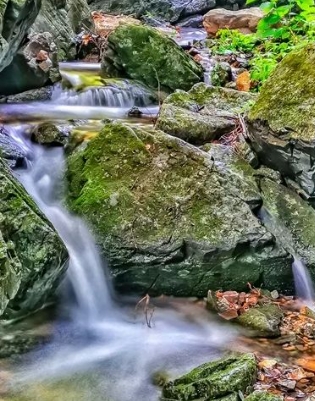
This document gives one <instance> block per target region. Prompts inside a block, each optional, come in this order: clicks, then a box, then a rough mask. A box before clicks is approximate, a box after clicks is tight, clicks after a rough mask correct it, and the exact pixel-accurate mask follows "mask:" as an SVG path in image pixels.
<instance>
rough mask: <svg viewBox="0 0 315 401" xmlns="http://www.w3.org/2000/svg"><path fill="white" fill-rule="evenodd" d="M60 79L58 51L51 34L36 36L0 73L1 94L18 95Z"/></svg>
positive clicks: (32, 37) (30, 39)
mask: <svg viewBox="0 0 315 401" xmlns="http://www.w3.org/2000/svg"><path fill="white" fill-rule="evenodd" d="M60 79H61V76H60V74H59V67H58V58H57V49H56V45H55V43H54V42H53V40H52V36H51V34H50V33H48V32H46V33H42V34H35V35H32V36H31V37H30V38H29V41H28V43H27V44H26V45H25V46H24V47H23V48H21V49H20V50H19V51H18V53H17V55H16V56H15V57H14V59H13V61H12V63H11V64H10V65H9V66H8V67H7V68H5V69H4V70H3V71H2V72H1V73H0V93H1V94H4V95H11V94H16V93H20V92H24V91H27V90H29V89H36V88H40V87H42V86H45V85H51V84H53V83H55V82H57V81H59V80H60Z"/></svg>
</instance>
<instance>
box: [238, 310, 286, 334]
mask: <svg viewBox="0 0 315 401" xmlns="http://www.w3.org/2000/svg"><path fill="white" fill-rule="evenodd" d="M282 317H283V313H282V311H281V309H280V308H279V307H278V306H277V305H274V304H267V305H259V306H257V307H254V308H250V309H249V310H248V311H246V312H245V313H243V314H241V315H240V316H239V317H238V318H236V319H235V321H236V322H237V323H238V324H240V325H241V326H244V327H246V328H247V329H248V330H249V332H250V333H251V334H252V335H253V336H255V337H278V336H280V323H281V319H282Z"/></svg>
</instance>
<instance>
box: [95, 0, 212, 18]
mask: <svg viewBox="0 0 315 401" xmlns="http://www.w3.org/2000/svg"><path fill="white" fill-rule="evenodd" d="M89 4H90V6H91V8H92V9H93V10H103V11H105V12H107V13H114V14H133V15H135V16H136V17H141V16H143V15H146V14H148V15H150V16H153V17H158V18H162V19H163V20H166V21H169V22H173V23H175V22H177V21H178V20H180V19H183V18H186V17H189V16H192V15H197V14H199V15H201V14H204V13H206V12H207V11H209V10H211V9H212V8H214V7H215V6H216V0H155V1H154V0H146V1H143V0H134V1H130V0H112V1H106V0H92V1H89Z"/></svg>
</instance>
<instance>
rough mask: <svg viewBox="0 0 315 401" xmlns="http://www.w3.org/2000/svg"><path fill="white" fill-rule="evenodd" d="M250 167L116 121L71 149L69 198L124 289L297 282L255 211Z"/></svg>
mask: <svg viewBox="0 0 315 401" xmlns="http://www.w3.org/2000/svg"><path fill="white" fill-rule="evenodd" d="M244 164H246V163H244ZM248 168H249V169H250V167H249V166H248V165H246V167H243V165H242V163H237V162H236V163H232V164H231V165H227V164H224V163H222V162H221V161H220V160H216V159H215V158H212V157H210V155H209V154H207V153H205V152H203V151H201V150H199V149H198V148H195V147H194V146H191V145H189V144H187V143H185V142H183V141H181V140H179V139H178V138H174V137H170V136H168V135H166V134H165V133H163V132H161V131H157V130H152V131H151V130H150V129H142V128H131V127H129V126H124V125H120V124H109V125H106V126H105V128H104V129H103V131H102V133H101V134H100V135H99V136H98V137H97V138H95V139H93V140H91V141H90V142H89V143H88V144H87V145H86V147H83V148H80V149H78V150H77V151H76V152H74V153H73V154H72V155H71V156H70V157H69V159H68V172H67V178H68V182H69V196H68V204H69V206H70V208H71V209H72V211H74V212H75V213H77V214H79V215H81V216H84V217H85V218H86V219H87V220H88V221H89V223H90V224H91V227H92V228H93V230H94V233H95V234H96V236H97V240H98V243H99V245H100V247H101V248H102V249H103V251H104V254H105V255H106V257H107V259H108V260H109V266H110V269H111V272H112V275H113V277H114V282H115V286H116V288H117V289H118V290H120V291H122V292H124V291H128V292H129V293H130V292H132V291H133V292H136V293H143V292H147V291H149V293H150V294H152V295H155V294H161V293H164V294H170V295H174V296H176V295H177V296H190V295H191V296H204V295H205V294H206V293H207V291H208V289H209V288H210V289H217V288H223V289H230V288H233V289H236V290H243V289H245V288H246V283H247V282H248V281H249V282H251V283H253V284H255V285H265V286H266V287H267V288H268V287H272V288H274V287H277V288H281V289H284V290H288V289H290V290H291V289H292V276H291V262H292V258H291V257H290V256H289V255H288V253H287V252H285V251H284V250H283V248H281V247H278V246H277V244H276V243H275V241H274V237H273V236H272V235H271V234H270V233H268V232H267V231H266V229H265V228H264V227H263V226H262V225H261V224H260V223H259V221H258V220H257V219H256V217H255V216H254V215H253V213H252V210H253V209H256V208H258V207H259V205H260V204H261V198H260V195H259V192H258V188H257V186H256V183H255V180H254V179H253V178H252V177H251V176H250V174H248V173H247V169H248ZM289 287H290V288H289Z"/></svg>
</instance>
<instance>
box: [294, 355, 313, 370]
mask: <svg viewBox="0 0 315 401" xmlns="http://www.w3.org/2000/svg"><path fill="white" fill-rule="evenodd" d="M296 363H297V364H298V365H299V366H302V368H304V369H306V370H310V371H311V372H315V359H313V358H300V359H298V360H297V361H296Z"/></svg>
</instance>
